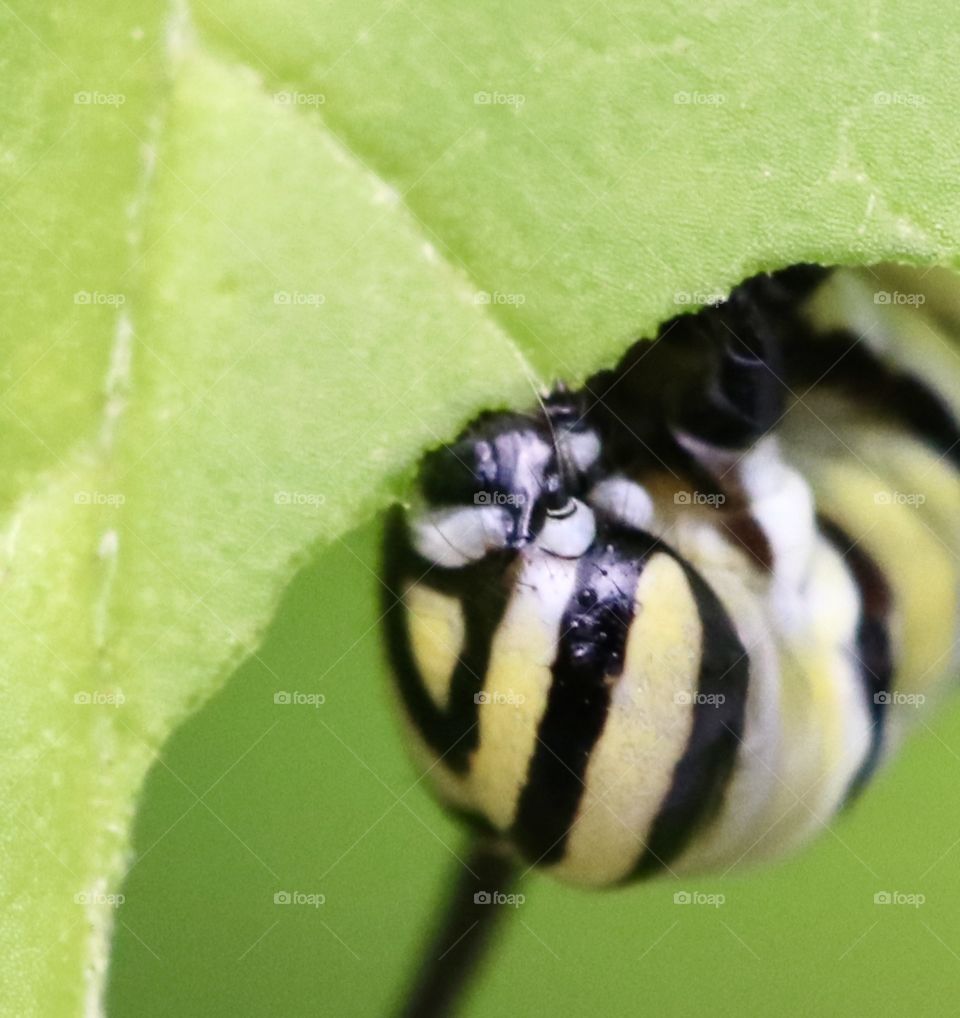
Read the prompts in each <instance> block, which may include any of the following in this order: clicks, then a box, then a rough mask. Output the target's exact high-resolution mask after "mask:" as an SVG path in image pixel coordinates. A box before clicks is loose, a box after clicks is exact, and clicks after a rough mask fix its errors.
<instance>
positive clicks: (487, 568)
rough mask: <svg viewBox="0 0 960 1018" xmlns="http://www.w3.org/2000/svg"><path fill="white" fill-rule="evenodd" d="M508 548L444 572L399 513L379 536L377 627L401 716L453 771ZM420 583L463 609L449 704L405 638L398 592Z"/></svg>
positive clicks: (468, 746)
mask: <svg viewBox="0 0 960 1018" xmlns="http://www.w3.org/2000/svg"><path fill="white" fill-rule="evenodd" d="M513 560H514V556H513V554H512V553H509V552H504V553H501V554H498V555H488V556H486V557H485V558H484V559H482V560H481V561H479V562H476V563H471V564H469V565H466V566H464V567H462V568H460V569H443V568H441V567H439V566H436V565H433V564H431V563H430V562H428V561H427V560H426V559H424V558H422V557H421V556H420V555H418V554H417V553H416V552H415V551H414V550H413V548H412V547H411V545H410V540H409V536H408V530H407V524H406V521H405V519H404V512H403V510H402V509H401V508H400V507H399V506H394V508H393V509H392V510H391V511H390V512H389V513H388V515H387V521H386V527H385V533H384V567H383V581H384V589H385V592H384V597H383V605H382V607H383V630H384V635H385V639H386V649H387V655H388V657H389V659H390V664H391V667H392V670H393V674H394V677H395V679H396V682H397V686H398V688H399V690H400V695H401V697H402V698H403V701H404V704H405V706H406V709H407V713H408V714H409V716H410V719H411V720H412V721H413V723H414V725H416V727H417V729H418V730H419V732H420V734H421V735H422V736H423V738H424V740H425V741H426V743H427V745H429V746H430V747H431V748H432V749H433V750H434V751H435V752H436V754H437V755H438V756H442V757H443V762H444V764H445V765H446V766H447V767H449V768H451V769H452V770H454V771H456V772H458V773H464V772H465V771H467V770H468V769H469V765H470V755H471V753H472V752H473V751H474V750H475V749H476V747H477V742H478V739H479V735H480V731H479V726H478V724H477V717H478V710H479V705H478V704H477V702H476V700H475V694H477V693H479V692H481V691H482V689H483V681H484V676H485V674H486V671H487V666H488V663H489V660H490V648H491V646H492V643H493V638H494V635H495V634H496V631H497V628H498V627H499V625H500V622H501V620H502V618H503V614H504V612H505V610H506V607H507V601H508V599H509V596H510V589H511V586H512V572H513V571H512V569H511V564H512V562H513ZM411 580H419V581H420V582H421V583H424V584H426V585H429V586H431V587H433V588H434V589H436V590H439V591H441V592H443V593H445V594H447V595H448V596H450V597H455V598H457V599H458V600H459V601H460V603H461V605H462V607H463V617H464V627H465V633H464V645H463V649H462V650H461V652H460V656H459V658H458V660H457V664H456V666H455V667H454V671H453V676H452V678H451V682H450V696H449V699H448V703H447V709H446V710H441V709H440V708H439V707H438V706H437V705H436V704H435V703H434V701H433V700H432V699H431V697H430V694H429V692H428V691H427V686H426V683H425V682H424V679H423V676H422V674H421V673H420V669H419V667H418V665H417V660H416V657H415V655H414V653H413V648H412V646H411V640H410V630H409V619H410V612H409V609H408V608H407V607H406V605H405V604H404V603H403V600H402V597H401V595H402V592H403V589H404V587H405V585H406V584H408V583H409V582H410V581H411Z"/></svg>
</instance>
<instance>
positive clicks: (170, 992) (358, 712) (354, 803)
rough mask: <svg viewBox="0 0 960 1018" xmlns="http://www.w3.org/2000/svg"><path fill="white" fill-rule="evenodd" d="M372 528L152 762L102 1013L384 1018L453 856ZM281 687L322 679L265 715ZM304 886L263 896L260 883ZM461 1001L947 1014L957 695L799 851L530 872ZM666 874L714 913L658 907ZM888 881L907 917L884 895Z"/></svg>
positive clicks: (470, 1009)
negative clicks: (392, 684)
mask: <svg viewBox="0 0 960 1018" xmlns="http://www.w3.org/2000/svg"><path fill="white" fill-rule="evenodd" d="M376 558H377V555H376V530H375V529H374V528H366V529H364V530H363V531H361V532H357V533H354V534H353V535H351V536H350V537H349V538H348V539H347V540H345V541H344V542H341V543H340V544H338V545H337V546H335V547H334V548H333V549H332V550H331V551H330V552H328V553H326V554H324V555H323V556H322V557H321V558H320V559H319V560H318V561H317V562H316V563H315V564H314V565H312V566H310V567H309V568H307V569H305V570H304V571H303V572H302V573H301V574H300V575H299V577H298V578H297V580H296V581H295V582H294V583H293V585H292V586H291V588H290V589H289V591H288V592H287V596H286V597H285V599H284V602H283V605H282V608H281V610H280V612H279V613H278V615H277V617H276V619H275V621H274V623H273V625H272V628H271V629H270V631H269V633H268V635H267V637H266V639H265V640H264V643H263V646H262V647H261V648H260V649H259V651H258V653H257V655H256V657H255V658H254V659H252V660H250V661H249V662H248V663H247V664H245V665H244V666H243V667H242V668H240V669H239V670H238V671H237V673H236V674H235V675H234V676H233V677H232V679H231V680H230V681H229V682H228V683H227V685H226V686H225V688H224V689H223V691H222V692H221V693H220V694H219V695H218V696H216V697H215V698H214V699H213V700H212V701H210V702H209V703H208V704H207V706H206V707H205V708H204V709H202V710H201V711H200V712H198V713H197V714H196V715H195V716H194V717H193V718H192V719H191V720H190V722H189V723H187V724H186V725H184V726H183V727H182V728H181V729H180V730H179V731H178V732H177V733H176V735H175V736H174V737H173V738H172V739H171V740H170V742H169V743H168V744H167V746H166V748H165V751H164V754H163V757H162V759H161V760H159V761H158V762H157V764H156V765H155V766H154V768H153V771H152V773H151V775H150V779H149V781H148V785H147V789H146V795H145V797H144V799H143V801H142V804H141V810H140V815H139V819H138V823H137V828H136V835H135V841H134V852H135V857H136V860H137V861H136V862H135V863H134V865H133V867H132V869H131V871H130V874H129V877H128V879H127V881H126V885H125V886H124V888H123V893H124V895H125V898H126V900H125V902H124V903H123V904H122V905H121V906H120V907H119V908H118V910H117V926H116V934H115V940H116V943H115V953H114V957H113V962H112V972H111V981H110V992H109V1013H110V1014H111V1016H112V1018H133V1016H136V1018H153V1016H161V1015H163V1016H169V1015H178V1016H182V1018H194V1016H196V1018H200V1016H204V1018H209V1016H220V1015H224V1016H226V1015H231V1016H233V1015H257V1016H260V1015H264V1016H267V1015H269V1016H291V1018H299V1016H304V1018H305V1016H308V1015H309V1016H316V1015H327V1014H330V1015H337V1016H349V1015H382V1014H385V1013H387V1012H388V1011H389V1007H390V1005H391V1003H392V1002H393V1001H394V1000H395V998H396V995H397V994H398V992H399V991H400V989H401V988H402V987H403V986H404V984H405V981H406V979H407V977H408V975H409V973H410V971H411V969H412V965H413V962H414V958H415V954H416V950H417V947H418V946H419V944H420V942H421V938H422V937H423V936H424V935H425V934H426V932H427V930H428V928H429V925H430V921H431V916H432V915H433V914H434V913H435V909H436V904H437V902H438V899H439V896H440V895H441V892H442V888H443V886H444V885H445V883H446V880H447V878H448V877H449V876H450V875H451V874H452V871H453V868H454V867H456V866H457V865H458V864H457V862H456V859H455V858H454V853H456V852H461V851H462V843H461V836H460V832H459V830H458V829H457V828H456V826H455V825H453V824H452V823H451V822H450V821H448V820H447V819H446V818H445V817H444V815H443V814H442V813H441V811H440V810H439V808H438V807H437V806H435V805H434V803H433V802H432V800H431V799H430V798H429V795H428V793H427V791H426V789H425V788H424V786H423V785H422V784H419V785H417V786H416V787H413V788H411V786H412V785H413V784H414V782H415V781H416V778H417V774H416V772H415V770H414V769H413V766H412V765H411V764H410V762H409V761H408V760H407V759H406V757H405V754H404V750H403V744H402V737H401V734H400V729H399V726H398V725H397V724H396V719H395V718H394V716H393V713H392V709H391V702H390V698H389V694H388V686H387V680H386V676H385V673H384V671H383V668H382V665H381V661H380V647H379V642H378V631H377V626H376V622H377V616H376V611H375V607H374V606H375V605H376V604H377V596H376V592H377V588H378V581H377V579H376V576H375V569H376ZM277 691H286V692H290V693H293V692H300V693H306V694H312V693H322V694H323V695H324V697H325V702H324V703H323V704H322V706H318V707H315V706H309V705H306V704H302V705H297V704H287V705H278V704H275V703H274V693H275V692H277ZM284 890H286V891H289V892H294V891H299V892H301V893H303V894H322V895H323V896H324V898H325V901H324V903H323V904H322V905H320V906H319V907H312V906H310V905H307V904H302V905H296V904H289V905H276V904H274V894H275V893H277V892H279V891H284ZM523 890H524V892H525V894H526V897H527V900H526V902H525V903H524V904H523V905H522V906H521V907H520V908H518V909H517V911H516V913H514V914H511V916H510V917H509V918H510V922H509V923H508V925H507V927H506V928H505V929H504V931H503V935H502V936H501V938H500V940H499V941H498V943H497V945H496V947H495V951H494V954H493V956H492V957H491V958H490V960H489V963H488V964H487V966H486V968H485V970H484V972H483V974H482V977H481V979H480V980H479V981H478V983H477V984H476V986H475V988H474V991H473V992H472V993H471V995H470V998H469V1001H468V1002H467V1006H466V1008H465V1013H466V1014H468V1015H472V1016H480V1015H491V1016H492V1015H501V1014H502V1015H511V1016H512V1015H539V1014H563V1015H587V1014H611V1015H632V1014H645V1015H662V1014H670V1015H673V1014H677V1015H679V1014H687V1013H692V1012H694V1011H695V1010H699V1009H703V1010H708V1011H709V1012H710V1013H714V1014H731V1015H732V1014H785V1015H809V1014H817V1015H833V1014H837V1015H840V1014H844V1015H846V1014H880V1015H893V1014H902V1013H910V1014H920V1015H933V1014H944V1013H949V1012H950V1011H951V1010H952V1009H953V1006H954V1005H953V1002H954V1000H955V998H956V988H957V986H958V984H960V910H958V909H957V908H956V902H957V900H958V898H960V710H958V709H954V710H952V711H947V712H945V713H942V714H941V715H939V716H938V717H936V718H935V719H933V720H932V721H931V724H930V726H929V727H926V726H921V728H920V729H919V731H918V733H917V735H916V736H915V737H914V738H913V740H912V741H911V742H910V743H909V744H908V745H907V747H906V749H905V751H904V752H902V753H901V755H900V757H899V758H898V759H897V760H896V761H895V762H894V763H893V765H892V766H890V767H888V769H887V770H886V772H885V773H884V774H883V775H882V776H881V777H880V778H879V779H878V780H877V782H876V783H875V785H874V787H873V788H872V789H871V790H870V792H869V793H868V794H867V796H866V797H865V799H864V800H863V801H862V802H861V803H860V805H859V806H858V807H857V808H856V809H855V810H854V811H853V812H852V813H851V814H850V815H848V816H847V817H844V818H842V819H841V820H840V821H839V822H837V823H836V824H835V825H834V826H833V827H832V828H831V830H830V831H828V832H826V833H825V834H824V835H823V836H822V837H821V839H820V840H819V841H818V842H817V843H816V844H815V845H814V846H813V847H812V848H811V849H808V850H807V851H806V852H804V853H802V854H801V855H800V856H798V857H796V858H794V859H791V860H790V861H789V862H787V863H785V864H781V865H780V866H778V867H776V868H773V869H768V870H765V871H757V872H753V873H750V874H747V875H744V876H739V877H736V878H727V879H722V880H682V881H675V880H674V881H672V880H664V881H661V882H658V883H651V884H647V885H639V886H637V887H635V888H632V889H630V890H627V891H616V892H608V893H588V892H580V891H575V890H570V889H567V888H563V887H560V886H557V885H555V884H553V883H552V882H550V881H549V880H547V879H545V878H531V879H529V880H528V881H527V884H526V886H525V887H524V889H523ZM678 890H687V891H702V892H704V893H708V894H722V895H724V896H725V902H724V903H723V905H722V906H720V907H712V906H708V905H678V904H674V901H673V896H674V893H675V892H676V891H678ZM882 891H890V892H900V893H901V894H910V895H923V896H924V899H925V900H924V903H923V904H922V905H921V906H920V907H912V906H909V905H896V904H889V905H877V904H875V903H874V895H875V894H876V893H878V892H882Z"/></svg>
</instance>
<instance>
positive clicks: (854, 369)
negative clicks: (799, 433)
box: [787, 330, 960, 470]
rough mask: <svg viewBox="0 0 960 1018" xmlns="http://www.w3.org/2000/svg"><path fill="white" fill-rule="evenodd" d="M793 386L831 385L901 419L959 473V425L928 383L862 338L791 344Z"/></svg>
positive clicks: (848, 335) (844, 334)
mask: <svg viewBox="0 0 960 1018" xmlns="http://www.w3.org/2000/svg"><path fill="white" fill-rule="evenodd" d="M787 371H788V374H789V376H790V381H791V384H792V385H793V386H794V387H798V386H799V387H802V386H804V385H807V386H815V387H816V388H820V387H830V388H834V389H837V390H838V391H840V392H842V393H843V394H844V395H845V396H847V397H848V398H849V399H851V400H852V401H853V402H856V403H858V404H860V405H861V406H863V407H865V408H866V409H868V410H869V411H871V412H872V413H876V414H878V415H882V418H883V420H885V421H888V422H889V421H891V420H892V421H896V422H898V423H899V424H900V425H901V426H902V427H903V428H905V429H907V430H908V431H911V432H913V434H914V435H916V436H917V437H918V438H919V439H920V440H921V441H922V442H924V443H925V444H926V445H928V446H929V447H930V448H931V449H933V450H934V451H935V452H937V453H939V454H940V455H941V456H943V457H944V459H946V460H947V461H948V462H949V463H950V464H951V465H952V466H953V467H954V468H955V469H957V470H960V422H958V421H957V418H956V417H955V416H954V413H953V411H952V410H951V408H950V406H949V404H948V403H947V402H946V400H944V399H943V397H942V396H940V394H939V393H937V392H936V391H935V390H934V389H932V388H931V387H930V386H929V385H928V384H927V383H926V382H925V381H924V380H923V379H921V378H919V377H917V376H916V375H914V374H912V373H911V372H909V371H905V370H901V369H900V368H897V367H894V366H892V365H890V364H887V363H885V362H884V361H883V360H881V359H880V357H879V356H878V355H877V354H876V353H875V352H874V351H873V350H872V349H871V348H870V347H869V346H868V345H867V342H866V341H865V340H863V339H862V338H861V337H860V336H857V335H856V334H855V333H853V332H850V331H847V330H836V331H834V332H830V333H826V334H824V335H821V336H817V337H815V338H812V339H810V340H809V341H806V342H804V341H801V342H798V343H795V344H791V345H790V346H789V347H788V350H787Z"/></svg>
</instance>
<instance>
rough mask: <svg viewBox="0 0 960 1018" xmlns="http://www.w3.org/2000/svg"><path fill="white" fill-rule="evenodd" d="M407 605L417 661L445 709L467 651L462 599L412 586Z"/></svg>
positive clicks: (430, 690)
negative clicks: (458, 661)
mask: <svg viewBox="0 0 960 1018" xmlns="http://www.w3.org/2000/svg"><path fill="white" fill-rule="evenodd" d="M403 603H404V605H405V606H406V611H407V625H408V627H409V632H410V645H411V649H412V651H413V656H414V660H415V661H416V662H417V667H418V668H419V670H420V675H421V676H422V677H423V684H424V686H425V687H426V690H427V692H428V693H429V694H430V699H431V700H433V702H434V704H435V705H436V706H437V707H439V708H440V709H441V710H445V709H446V707H447V703H448V702H449V700H450V681H451V679H452V678H453V670H454V668H455V667H456V664H457V659H458V657H459V656H460V651H461V650H462V649H463V640H464V632H465V627H464V619H463V607H462V606H461V604H460V601H459V599H457V598H455V597H450V596H449V595H448V594H443V593H441V592H440V591H438V590H434V589H433V588H432V587H429V586H427V585H426V584H425V583H417V584H412V585H411V586H409V587H408V588H407V589H406V591H405V593H404V595H403Z"/></svg>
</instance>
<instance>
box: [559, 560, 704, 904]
mask: <svg viewBox="0 0 960 1018" xmlns="http://www.w3.org/2000/svg"><path fill="white" fill-rule="evenodd" d="M634 609H635V612H636V616H635V618H634V622H633V625H632V626H631V627H630V633H629V636H628V638H627V646H626V654H625V657H624V669H623V673H622V674H621V675H620V676H619V678H617V679H616V681H615V684H614V686H613V689H612V693H611V703H610V711H609V714H608V716H607V721H606V725H605V726H604V729H603V733H602V734H601V736H600V739H599V741H598V743H597V745H596V747H595V749H594V751H593V754H592V755H591V757H590V762H589V764H588V766H587V771H586V775H585V790H584V796H583V799H582V801H581V804H580V811H579V813H578V816H577V820H576V822H575V825H574V827H573V829H572V831H571V834H570V837H569V839H568V841H567V847H566V853H565V855H564V858H563V860H562V861H561V862H560V863H558V864H557V866H556V867H554V868H553V872H556V873H557V874H558V875H560V876H562V877H564V878H566V879H569V880H573V881H577V882H580V883H587V884H605V883H609V882H611V881H615V880H618V879H621V878H622V877H625V876H626V875H627V874H628V873H629V872H630V871H631V869H632V868H633V867H634V865H635V864H636V862H637V859H638V858H639V857H640V855H642V853H643V849H644V842H643V839H644V838H645V837H646V835H647V833H648V831H649V828H650V825H651V823H652V821H653V819H654V817H655V816H656V814H657V811H658V810H659V808H660V804H661V802H662V801H663V799H664V797H665V796H666V794H667V792H668V791H669V789H670V784H671V780H672V777H673V768H674V766H675V765H676V762H677V760H679V759H680V757H681V755H682V754H683V750H684V748H685V746H686V745H687V740H688V739H689V736H690V729H691V727H692V724H693V697H694V694H696V692H697V679H698V676H699V672H700V645H701V625H700V617H699V613H698V611H697V605H696V601H695V600H694V597H693V594H692V593H691V591H690V587H689V584H688V583H687V579H686V577H685V576H684V573H683V570H682V569H681V568H680V566H679V565H678V564H677V563H676V561H675V560H674V559H672V558H671V557H670V556H668V555H664V554H656V555H654V556H653V557H652V558H651V559H650V560H649V561H648V562H647V564H646V566H645V568H644V569H643V572H642V573H641V574H640V579H639V583H638V585H637V591H636V598H635V604H634ZM678 701H679V702H678Z"/></svg>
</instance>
